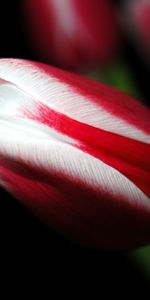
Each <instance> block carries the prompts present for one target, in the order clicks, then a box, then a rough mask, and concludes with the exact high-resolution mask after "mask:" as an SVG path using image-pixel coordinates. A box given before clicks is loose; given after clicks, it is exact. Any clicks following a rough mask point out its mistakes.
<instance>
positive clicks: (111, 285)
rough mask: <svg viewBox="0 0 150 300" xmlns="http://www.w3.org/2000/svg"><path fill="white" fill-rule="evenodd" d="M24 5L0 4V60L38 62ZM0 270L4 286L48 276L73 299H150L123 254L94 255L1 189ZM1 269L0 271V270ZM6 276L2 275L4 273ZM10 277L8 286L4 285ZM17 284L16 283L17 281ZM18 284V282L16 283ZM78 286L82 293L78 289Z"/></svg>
mask: <svg viewBox="0 0 150 300" xmlns="http://www.w3.org/2000/svg"><path fill="white" fill-rule="evenodd" d="M21 2H22V1H10V0H9V1H2V3H1V6H0V57H19V58H27V59H33V60H36V59H37V58H36V56H35V55H33V53H32V49H30V45H29V44H28V43H27V39H26V37H25V33H24V29H23V22H22V17H21V14H20V13H19V10H20V7H21V5H20V3H21ZM122 51H123V54H124V57H125V59H126V60H127V61H128V63H129V65H130V67H131V69H132V71H133V75H134V77H135V79H136V80H137V84H138V86H139V88H140V90H141V91H142V94H143V97H144V99H145V102H147V103H148V99H150V97H149V96H150V89H149V86H148V80H147V77H148V76H149V70H148V68H147V66H146V65H143V64H142V62H141V61H140V58H139V57H138V55H137V53H136V49H135V48H134V47H133V46H131V44H130V42H129V41H127V40H126V41H125V45H124V48H123V49H122ZM0 199H1V201H0V213H1V220H2V227H1V231H2V234H1V247H0V248H1V266H2V264H3V269H2V268H1V272H2V274H1V275H2V277H3V278H5V280H6V283H7V288H8V289H9V288H10V282H11V281H12V280H13V278H14V276H15V275H16V274H17V276H18V278H20V281H22V276H23V274H24V275H25V274H26V275H25V276H26V281H24V280H23V281H24V283H25V286H26V284H27V281H28V279H29V278H30V279H31V283H32V280H33V278H34V279H35V278H37V277H38V281H37V286H36V289H38V286H39V285H40V284H41V280H42V279H44V281H45V278H47V280H46V281H45V284H46V286H47V287H48V288H49V292H50V293H51V291H52V289H54V286H55V285H56V286H57V287H56V288H55V292H56V293H57V291H59V290H60V292H61V291H62V290H65V291H66V292H67V291H68V289H71V295H72V294H77V295H78V296H79V297H81V296H83V297H84V298H85V297H86V296H87V295H89V297H90V298H93V299H95V298H97V297H98V298H99V297H101V298H102V299H103V298H105V297H106V296H109V297H112V296H118V297H119V298H122V295H124V296H126V297H127V296H129V297H131V296H134V297H142V298H141V299H146V298H147V296H148V295H149V286H148V282H146V279H145V278H143V277H142V274H141V272H140V270H139V269H138V267H137V266H136V265H135V263H134V262H133V261H132V260H131V259H130V258H129V257H128V253H127V252H118V251H117V252H111V251H106V252H104V251H94V250H93V251H92V250H89V249H84V248H82V247H80V246H77V245H75V244H72V243H71V242H69V241H67V240H65V239H63V238H62V237H60V236H58V235H57V234H55V233H54V232H52V231H51V230H50V229H49V228H47V227H46V226H45V225H43V224H42V223H40V221H38V220H37V219H36V218H35V217H34V216H33V215H32V214H30V212H29V211H27V210H26V209H25V208H24V207H22V206H21V204H19V203H18V202H17V201H16V200H15V199H14V198H13V197H11V196H10V195H9V194H7V192H5V191H3V190H2V189H0ZM2 270H3V271H2ZM4 274H5V275H4ZM8 278H9V280H10V282H9V281H8ZM17 280H18V279H17ZM18 284H19V281H17V285H18ZM80 288H81V290H80Z"/></svg>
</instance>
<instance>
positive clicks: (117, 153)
mask: <svg viewBox="0 0 150 300" xmlns="http://www.w3.org/2000/svg"><path fill="white" fill-rule="evenodd" d="M0 108H1V114H0V136H1V139H0V157H1V164H0V184H1V186H3V187H4V188H5V189H7V190H8V191H9V192H10V193H12V194H13V195H14V196H15V197H16V198H18V199H19V200H21V201H22V202H23V203H24V204H25V205H26V206H27V207H29V208H30V209H31V210H33V211H34V213H36V214H37V215H38V216H39V217H40V218H41V219H43V220H44V222H46V223H48V224H49V225H50V226H51V227H52V228H54V229H55V230H56V231H58V232H61V233H62V234H64V235H66V236H68V237H70V238H71V239H74V240H76V241H78V242H80V243H81V244H85V245H88V246H92V247H98V248H99V247H100V248H126V247H133V246H137V245H143V244H145V243H148V242H150V199H149V197H150V163H149V155H150V121H149V120H150V112H149V110H148V109H147V108H145V107H144V106H143V105H142V104H140V103H138V102H136V101H135V100H134V99H132V98H129V97H128V96H126V95H125V94H122V93H121V92H119V91H117V90H114V89H112V88H109V87H107V86H104V85H102V84H99V83H97V82H94V81H90V80H89V79H86V78H84V77H79V76H77V75H74V74H72V73H68V72H65V71H61V70H59V69H55V68H52V67H49V66H46V65H42V64H37V63H34V62H28V61H23V60H11V59H8V60H7V59H6V60H5V59H4V60H1V61H0Z"/></svg>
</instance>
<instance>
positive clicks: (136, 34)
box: [122, 0, 150, 61]
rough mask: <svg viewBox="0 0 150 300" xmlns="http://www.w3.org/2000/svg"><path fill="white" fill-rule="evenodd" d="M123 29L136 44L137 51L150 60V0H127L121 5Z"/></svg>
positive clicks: (144, 58)
mask: <svg viewBox="0 0 150 300" xmlns="http://www.w3.org/2000/svg"><path fill="white" fill-rule="evenodd" d="M122 12H123V15H124V25H125V30H126V31H127V32H128V33H129V35H130V39H132V43H133V41H134V42H135V44H136V50H137V52H138V53H139V54H140V55H142V57H143V60H146V58H147V59H148V60H149V61H150V1H149V0H130V1H129V0H128V1H124V5H123V7H122Z"/></svg>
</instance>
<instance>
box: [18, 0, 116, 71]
mask: <svg viewBox="0 0 150 300" xmlns="http://www.w3.org/2000/svg"><path fill="white" fill-rule="evenodd" d="M22 11H23V14H24V28H25V31H26V32H28V33H27V35H28V37H29V38H30V43H31V45H32V48H33V49H34V51H33V52H34V53H35V54H36V55H37V58H38V60H39V59H40V60H41V61H44V62H49V63H52V64H54V65H57V66H61V67H63V68H66V69H73V70H83V69H88V68H94V67H99V66H102V65H104V64H106V63H108V61H110V59H111V58H112V56H113V55H114V53H115V52H116V48H117V45H118V26H117V21H116V14H115V9H114V7H113V5H112V2H111V1H109V0H92V1H91V0H90V1H86V0H82V1H80V0H38V1H37V0H25V1H22ZM27 27H28V30H27V29H26V28H27ZM28 40H29V39H28Z"/></svg>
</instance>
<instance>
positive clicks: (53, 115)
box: [21, 102, 150, 197]
mask: <svg viewBox="0 0 150 300" xmlns="http://www.w3.org/2000/svg"><path fill="white" fill-rule="evenodd" d="M35 111H36V113H35V114H34V112H29V111H27V110H25V111H23V112H21V114H22V115H23V116H24V117H28V118H29V119H32V120H35V121H37V122H40V123H42V124H45V125H47V126H49V127H52V128H53V129H55V130H57V131H58V132H60V133H62V134H65V135H67V136H69V137H71V138H73V139H75V140H77V141H79V142H80V145H79V146H78V145H75V146H76V147H79V148H80V149H82V150H83V151H86V152H87V153H89V154H91V155H93V156H95V157H96V158H98V159H100V160H102V161H103V162H105V163H106V164H108V165H110V166H112V167H113V168H115V169H117V170H118V171H120V172H121V173H122V174H124V175H125V176H126V177H128V178H129V179H130V180H131V181H132V182H134V183H135V184H136V185H137V186H138V187H139V188H140V189H141V190H142V191H143V192H144V193H145V194H146V195H147V196H149V197H150V160H149V157H150V144H146V143H143V142H140V141H136V140H133V139H130V138H126V137H123V136H121V135H117V134H114V133H111V132H107V131H105V130H102V129H98V128H95V127H92V126H89V125H87V124H83V123H81V122H77V121H76V120H73V119H71V118H68V117H67V116H65V115H63V114H60V113H58V112H56V111H54V110H52V109H50V108H49V107H47V106H46V105H42V104H39V103H38V104H37V103H36V102H35Z"/></svg>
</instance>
